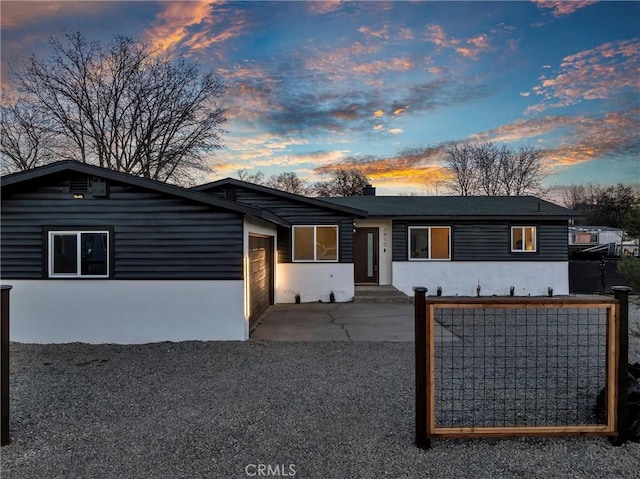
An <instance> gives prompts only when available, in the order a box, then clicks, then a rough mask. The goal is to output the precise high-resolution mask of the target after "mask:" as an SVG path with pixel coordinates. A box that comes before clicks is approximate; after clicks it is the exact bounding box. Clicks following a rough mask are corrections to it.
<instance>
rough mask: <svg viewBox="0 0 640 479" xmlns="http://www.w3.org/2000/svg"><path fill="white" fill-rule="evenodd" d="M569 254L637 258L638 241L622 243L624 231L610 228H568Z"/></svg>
mask: <svg viewBox="0 0 640 479" xmlns="http://www.w3.org/2000/svg"><path fill="white" fill-rule="evenodd" d="M569 252H570V253H577V252H586V253H590V252H601V253H606V254H608V255H610V256H621V255H634V256H638V240H628V241H624V231H623V230H621V229H620V228H612V227H610V226H570V227H569Z"/></svg>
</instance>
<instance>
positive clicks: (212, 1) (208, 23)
mask: <svg viewBox="0 0 640 479" xmlns="http://www.w3.org/2000/svg"><path fill="white" fill-rule="evenodd" d="M223 3H224V2H223V1H222V0H198V1H189V2H163V3H162V5H163V10H162V11H161V12H160V13H159V14H158V16H157V17H156V20H155V22H154V24H153V25H152V26H151V28H149V29H147V31H146V32H145V33H144V36H145V37H146V39H147V40H148V41H149V43H150V44H151V46H152V47H153V48H154V49H155V50H157V51H158V52H160V53H164V52H170V51H172V50H174V49H175V48H176V47H178V46H180V45H184V46H187V47H189V48H190V49H191V50H202V49H205V48H207V47H209V46H211V45H212V44H215V43H220V42H225V41H228V40H229V39H231V38H235V37H237V36H239V35H240V34H241V33H242V32H243V31H244V28H245V22H244V20H243V19H242V18H241V17H235V18H231V19H230V26H228V27H226V28H220V31H217V30H216V32H215V33H212V30H213V27H214V25H215V24H219V23H220V22H221V21H223V20H227V17H226V16H225V15H222V13H230V12H226V11H224V10H221V9H219V8H217V9H215V10H214V7H215V6H216V5H218V4H223ZM214 12H215V13H216V15H215V16H214ZM236 15H240V13H238V12H236Z"/></svg>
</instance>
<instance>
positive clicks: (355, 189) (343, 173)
mask: <svg viewBox="0 0 640 479" xmlns="http://www.w3.org/2000/svg"><path fill="white" fill-rule="evenodd" d="M332 175H333V178H332V179H331V180H329V181H322V182H318V183H316V184H315V185H314V186H313V193H314V194H315V196H360V195H362V190H363V189H364V187H365V186H367V185H369V184H371V181H370V180H369V178H367V176H366V175H365V174H364V173H362V172H361V171H360V170H356V169H345V168H339V169H337V170H334V171H333V173H332Z"/></svg>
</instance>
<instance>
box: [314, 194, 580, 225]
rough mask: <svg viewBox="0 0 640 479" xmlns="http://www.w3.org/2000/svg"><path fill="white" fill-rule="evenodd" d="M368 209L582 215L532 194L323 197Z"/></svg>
mask: <svg viewBox="0 0 640 479" xmlns="http://www.w3.org/2000/svg"><path fill="white" fill-rule="evenodd" d="M322 199H323V200H324V201H329V202H332V203H336V204H339V205H344V206H350V207H353V208H359V209H362V210H366V211H368V212H369V217H393V218H407V219H410V218H431V217H433V218H447V217H455V218H459V217H465V216H469V217H478V216H481V217H486V218H505V217H544V218H570V217H574V216H580V215H579V214H578V213H576V212H575V211H573V210H570V209H567V208H563V207H562V206H558V205H556V204H553V203H550V202H548V201H545V200H541V199H539V198H536V197H533V196H350V197H344V198H322Z"/></svg>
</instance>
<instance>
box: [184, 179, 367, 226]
mask: <svg viewBox="0 0 640 479" xmlns="http://www.w3.org/2000/svg"><path fill="white" fill-rule="evenodd" d="M226 185H232V186H239V187H241V188H246V189H248V190H253V191H258V192H261V193H264V194H267V195H272V196H278V197H281V198H287V199H289V200H292V201H297V202H299V203H306V204H309V205H313V206H318V207H320V208H327V209H330V210H334V211H339V212H341V213H347V214H350V215H353V216H357V217H360V218H364V217H366V216H367V212H366V211H362V210H361V209H358V208H357V207H354V206H350V205H347V204H345V205H342V204H340V203H333V202H327V201H323V200H324V199H326V198H310V197H308V196H300V195H296V194H294V193H289V192H287V191H282V190H276V189H275V188H269V187H268V186H263V185H256V184H255V183H248V182H246V181H242V180H236V179H235V178H223V179H221V180H216V181H212V182H211V183H205V184H204V185H198V186H194V187H193V188H191V189H192V190H193V191H200V192H205V193H206V192H208V191H213V190H216V189H218V188H220V187H223V186H226Z"/></svg>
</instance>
